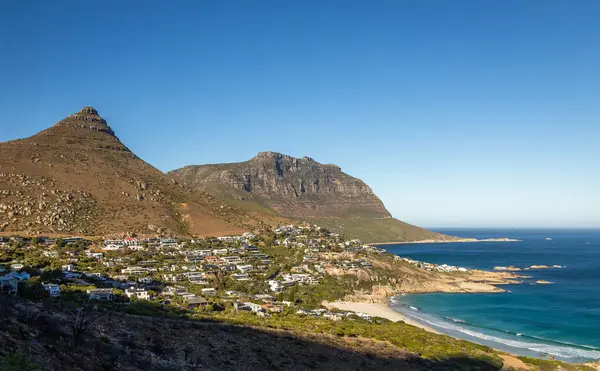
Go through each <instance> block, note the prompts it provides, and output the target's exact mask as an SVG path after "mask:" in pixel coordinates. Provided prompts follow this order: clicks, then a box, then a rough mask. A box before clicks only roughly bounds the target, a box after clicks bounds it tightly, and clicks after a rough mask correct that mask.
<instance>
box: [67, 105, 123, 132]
mask: <svg viewBox="0 0 600 371" xmlns="http://www.w3.org/2000/svg"><path fill="white" fill-rule="evenodd" d="M56 125H57V126H71V127H79V128H84V129H89V130H95V131H101V132H104V133H107V134H110V135H112V136H114V135H115V132H114V131H113V130H112V129H111V127H110V126H108V123H107V122H106V120H105V119H103V118H102V117H101V116H100V115H99V114H98V111H97V110H96V109H95V108H93V107H90V106H87V107H83V108H82V109H81V111H79V112H77V113H74V114H72V115H70V116H69V117H67V118H65V119H63V120H61V121H60V122H59V123H58V124H56Z"/></svg>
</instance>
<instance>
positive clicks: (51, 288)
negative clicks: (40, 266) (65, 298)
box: [42, 283, 60, 297]
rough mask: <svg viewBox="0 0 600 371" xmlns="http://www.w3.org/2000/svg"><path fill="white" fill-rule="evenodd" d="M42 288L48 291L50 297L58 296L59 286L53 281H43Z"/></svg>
mask: <svg viewBox="0 0 600 371" xmlns="http://www.w3.org/2000/svg"><path fill="white" fill-rule="evenodd" d="M42 286H43V287H44V290H46V291H48V294H50V296H51V297H57V296H60V286H58V285H57V284H54V283H43V284H42Z"/></svg>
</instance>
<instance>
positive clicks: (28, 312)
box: [0, 297, 502, 370]
mask: <svg viewBox="0 0 600 371" xmlns="http://www.w3.org/2000/svg"><path fill="white" fill-rule="evenodd" d="M0 304H1V305H0V313H1V314H2V318H10V320H8V321H2V323H0V330H2V331H0V345H1V346H0V368H2V369H3V370H5V369H6V370H33V369H43V370H81V369H85V370H115V369H118V370H201V369H211V370H284V369H285V370H365V369H378V370H456V369H460V370H498V369H499V368H500V367H499V366H501V365H502V361H501V360H500V358H498V357H497V356H496V355H495V354H494V353H492V352H491V350H488V349H486V348H485V347H481V346H476V345H472V344H468V343H466V342H460V341H457V340H454V339H452V338H449V337H442V336H437V335H434V334H430V333H427V332H425V331H423V330H420V329H416V328H413V327H411V326H408V325H404V324H401V323H399V324H394V325H392V324H389V325H388V326H386V327H385V328H383V326H378V327H381V329H382V330H387V332H388V333H394V332H397V333H402V334H405V333H409V334H410V335H411V338H412V337H414V340H410V341H406V343H404V342H402V341H399V340H398V339H395V338H391V339H392V340H389V339H388V336H380V337H382V338H383V339H382V340H376V339H374V338H371V339H370V338H365V337H356V336H352V335H349V336H341V335H343V334H344V332H346V331H348V332H349V333H350V332H352V331H357V330H358V329H362V328H363V327H364V326H365V325H362V326H361V325H360V324H359V325H358V326H359V327H357V328H356V329H354V328H353V327H352V326H350V324H345V325H340V326H337V325H336V324H335V323H333V322H332V321H326V320H325V321H323V320H311V319H306V320H305V321H295V322H294V321H285V320H278V319H273V320H271V321H268V322H267V321H266V320H265V323H264V324H263V326H260V328H259V327H250V326H235V325H232V324H228V323H226V322H221V321H215V320H209V321H199V320H186V319H170V318H165V317H147V316H140V315H127V314H125V313H122V312H115V311H111V310H108V311H107V310H106V309H104V308H102V307H96V308H89V309H88V310H86V311H82V312H81V313H84V317H83V318H84V319H83V322H82V323H83V324H84V325H83V326H80V327H76V323H78V322H77V316H78V315H79V313H78V308H77V307H76V306H75V305H73V304H71V303H55V302H52V301H50V300H46V301H45V302H44V303H43V304H42V303H36V302H31V301H27V300H22V299H20V298H16V299H12V298H11V299H6V298H2V297H0ZM136 307H140V305H136ZM270 322H272V323H270ZM267 326H268V327H272V328H268V327H267ZM311 327H313V328H312V329H311ZM74 328H82V329H83V331H81V334H80V335H79V336H77V337H75V335H73V334H74V330H73V329H74ZM275 328H282V329H275ZM157 334H160V335H157ZM394 340H395V341H394ZM394 343H398V344H394ZM419 343H421V344H423V343H426V344H428V347H423V348H422V349H424V351H425V350H427V352H428V354H427V355H429V357H428V358H424V357H423V356H421V355H420V354H417V353H416V352H415V351H411V350H412V348H417V347H419V345H417V344H419ZM417 349H421V348H417ZM440 349H443V350H444V351H446V349H448V350H450V351H448V353H443V356H442V357H440V356H439V354H438V353H436V352H439V350H440ZM429 353H431V354H429ZM4 357H8V358H4ZM5 360H6V361H5ZM11 366H12V367H11ZM36 366H37V368H34V367H36Z"/></svg>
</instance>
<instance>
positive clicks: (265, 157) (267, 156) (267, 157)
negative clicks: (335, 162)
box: [250, 151, 320, 166]
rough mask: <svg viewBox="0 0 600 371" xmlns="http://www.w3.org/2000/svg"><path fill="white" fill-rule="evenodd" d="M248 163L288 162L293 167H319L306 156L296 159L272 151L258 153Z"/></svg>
mask: <svg viewBox="0 0 600 371" xmlns="http://www.w3.org/2000/svg"><path fill="white" fill-rule="evenodd" d="M250 161H255V162H256V161H259V162H263V161H275V162H289V163H291V164H293V165H296V166H297V165H304V164H315V165H320V164H319V163H318V162H316V161H315V160H314V159H313V158H311V157H308V156H304V157H302V158H298V157H293V156H289V155H284V154H283V153H279V152H272V151H266V152H259V153H258V154H257V155H256V156H254V157H253V158H252V159H251V160H250Z"/></svg>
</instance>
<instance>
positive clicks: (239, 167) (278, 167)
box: [170, 152, 390, 218]
mask: <svg viewBox="0 0 600 371" xmlns="http://www.w3.org/2000/svg"><path fill="white" fill-rule="evenodd" d="M170 174H171V175H172V176H174V177H175V178H177V179H178V180H180V181H181V182H183V183H185V184H188V185H191V186H193V187H196V188H199V189H206V190H217V189H218V190H220V191H221V192H225V193H229V194H230V196H231V197H233V198H237V199H241V200H257V201H259V202H261V203H263V204H265V205H266V206H268V207H269V208H272V209H274V210H276V211H278V212H279V213H280V214H281V215H282V216H285V217H292V218H307V217H335V216H344V217H351V216H355V217H363V216H367V217H372V218H377V217H380V218H389V217H390V214H389V212H388V211H387V210H386V209H385V207H384V206H383V203H382V202H381V200H379V198H377V196H375V194H374V193H373V191H372V190H371V188H370V187H369V186H367V185H366V184H365V183H364V182H362V181H361V180H359V179H356V178H353V177H351V176H349V175H347V174H345V173H343V172H342V171H341V169H340V168H339V167H338V166H335V165H322V164H320V163H318V162H316V161H315V160H313V159H312V158H310V157H303V158H295V157H291V156H286V155H283V154H281V153H275V152H261V153H259V154H258V155H257V156H256V157H254V158H252V159H251V160H249V161H247V162H243V163H238V164H231V166H228V165H223V164H221V165H203V166H189V167H186V168H183V169H180V170H175V171H172V172H171V173H170Z"/></svg>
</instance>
